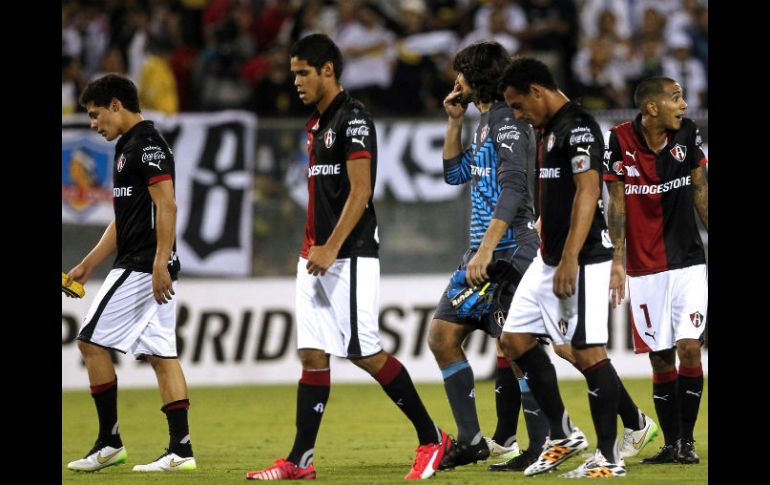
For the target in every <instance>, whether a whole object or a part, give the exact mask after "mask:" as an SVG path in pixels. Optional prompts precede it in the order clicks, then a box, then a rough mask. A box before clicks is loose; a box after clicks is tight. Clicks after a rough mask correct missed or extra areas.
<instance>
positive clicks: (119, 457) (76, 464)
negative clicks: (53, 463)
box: [67, 441, 128, 472]
mask: <svg viewBox="0 0 770 485" xmlns="http://www.w3.org/2000/svg"><path fill="white" fill-rule="evenodd" d="M127 456H128V453H127V452H126V447H125V446H121V447H120V448H113V447H112V446H100V444H99V442H98V441H97V442H96V444H95V445H94V447H93V448H91V451H89V452H88V454H87V455H86V456H85V457H83V458H81V459H79V460H75V461H71V462H69V464H68V465H67V468H69V469H70V470H74V471H76V472H95V471H98V470H101V469H102V468H107V467H108V466H112V465H120V464H121V463H124V462H125V461H126V457H127Z"/></svg>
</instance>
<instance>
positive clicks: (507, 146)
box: [500, 143, 513, 153]
mask: <svg viewBox="0 0 770 485" xmlns="http://www.w3.org/2000/svg"><path fill="white" fill-rule="evenodd" d="M500 146H501V147H503V148H507V149H508V150H509V151H510V152H511V153H513V146H512V145H506V144H505V143H501V144H500Z"/></svg>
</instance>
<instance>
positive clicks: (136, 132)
mask: <svg viewBox="0 0 770 485" xmlns="http://www.w3.org/2000/svg"><path fill="white" fill-rule="evenodd" d="M174 176H175V168H174V155H173V154H172V152H171V149H170V148H169V146H168V143H166V140H164V139H163V137H162V136H161V134H160V133H159V132H158V130H156V129H155V125H154V124H153V122H152V121H141V122H139V123H137V124H136V125H135V126H134V127H133V128H131V129H130V130H128V131H127V132H126V133H124V134H123V136H121V137H120V140H118V143H117V145H116V146H115V164H114V167H113V171H112V186H113V189H112V197H113V198H112V201H113V205H114V207H115V228H116V230H117V241H118V254H117V256H116V258H115V263H114V264H113V265H112V267H113V268H125V269H131V270H135V271H141V272H143V273H152V263H153V261H154V260H155V251H156V249H157V248H156V246H157V235H156V229H155V216H156V210H157V209H156V207H155V204H154V203H153V202H152V198H151V197H150V191H149V189H148V187H149V186H150V185H152V184H155V183H158V182H160V181H163V180H171V182H172V183H174ZM168 269H169V273H171V278H172V279H176V277H177V273H178V272H179V259H178V257H177V255H176V239H175V240H174V247H173V250H172V252H171V258H170V260H169V268H168Z"/></svg>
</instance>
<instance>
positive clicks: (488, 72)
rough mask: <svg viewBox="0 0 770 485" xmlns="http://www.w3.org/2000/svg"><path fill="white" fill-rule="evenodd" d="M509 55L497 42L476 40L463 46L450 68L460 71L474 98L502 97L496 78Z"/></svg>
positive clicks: (494, 98) (496, 98) (487, 99)
mask: <svg viewBox="0 0 770 485" xmlns="http://www.w3.org/2000/svg"><path fill="white" fill-rule="evenodd" d="M510 60H511V56H510V55H508V52H507V51H506V50H505V48H504V47H503V46H502V45H500V44H499V43H497V42H486V41H485V42H477V43H475V44H471V45H469V46H468V47H466V48H464V49H463V50H461V51H460V52H458V53H457V55H456V56H455V58H454V61H452V68H453V69H454V70H455V71H457V72H459V73H462V75H463V77H464V78H465V79H466V81H468V84H470V86H471V88H473V90H474V91H475V92H476V98H477V99H478V100H479V101H480V102H482V103H489V102H490V101H496V100H500V99H503V97H502V95H501V91H498V89H497V79H498V78H499V77H500V74H502V72H503V69H505V66H506V65H507V64H508V62H510Z"/></svg>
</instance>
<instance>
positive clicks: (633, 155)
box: [626, 150, 636, 163]
mask: <svg viewBox="0 0 770 485" xmlns="http://www.w3.org/2000/svg"><path fill="white" fill-rule="evenodd" d="M626 155H628V156H629V157H631V158H633V159H634V163H636V150H634V152H633V153H631V152H629V151H628V150H626Z"/></svg>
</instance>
